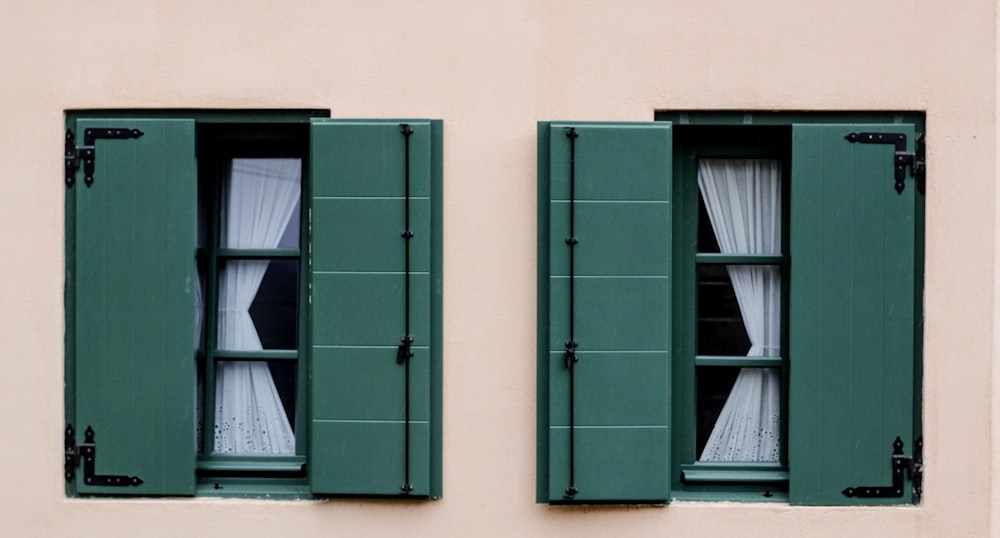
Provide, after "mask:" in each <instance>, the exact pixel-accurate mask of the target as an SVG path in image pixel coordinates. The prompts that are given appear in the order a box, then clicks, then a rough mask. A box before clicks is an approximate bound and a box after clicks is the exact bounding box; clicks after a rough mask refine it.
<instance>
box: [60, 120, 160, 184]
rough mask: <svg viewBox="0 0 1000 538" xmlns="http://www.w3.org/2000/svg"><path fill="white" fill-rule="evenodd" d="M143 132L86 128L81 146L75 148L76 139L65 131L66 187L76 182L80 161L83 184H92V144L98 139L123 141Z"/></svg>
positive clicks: (121, 128)
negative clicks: (81, 162)
mask: <svg viewBox="0 0 1000 538" xmlns="http://www.w3.org/2000/svg"><path fill="white" fill-rule="evenodd" d="M142 135H143V132H142V131H140V130H139V129H129V128H127V127H109V128H88V129H84V131H83V145H82V146H80V147H77V145H76V138H75V135H74V134H73V130H72V129H66V142H65V152H64V155H63V158H64V159H65V169H66V170H65V171H66V187H67V188H72V187H73V183H74V182H75V181H76V171H77V170H79V169H80V161H81V160H82V161H83V182H84V183H85V184H86V185H87V186H88V187H90V186H91V185H93V184H94V158H95V157H96V151H95V149H94V143H95V142H96V141H97V139H98V138H105V139H113V140H125V139H129V138H139V137H141V136H142Z"/></svg>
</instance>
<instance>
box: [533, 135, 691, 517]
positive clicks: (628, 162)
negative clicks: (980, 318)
mask: <svg viewBox="0 0 1000 538" xmlns="http://www.w3.org/2000/svg"><path fill="white" fill-rule="evenodd" d="M571 128H572V129H575V133H576V134H577V135H578V136H577V137H576V138H575V139H574V140H573V141H572V143H573V144H575V148H571V139H570V138H569V137H567V132H568V131H569V130H570V129H571ZM538 152H539V179H538V181H539V201H538V202H539V221H538V228H539V237H538V241H539V292H538V302H539V314H538V322H539V340H538V355H539V357H538V361H539V365H538V383H539V387H538V394H539V414H538V426H539V450H538V458H539V461H538V473H539V480H538V500H539V501H540V502H665V501H666V500H667V498H668V495H669V483H670V480H669V476H668V468H669V445H670V443H669V425H670V397H669V392H670V391H669V386H670V357H669V349H670V287H671V283H670V265H671V257H670V253H671V248H670V240H671V216H670V215H671V205H670V204H671V200H670V198H671V183H670V181H671V171H672V165H671V161H672V147H671V126H670V124H669V123H649V124H595V123H551V124H550V123H542V124H540V125H539V145H538ZM571 153H572V158H574V159H575V167H574V169H573V170H571ZM571 173H573V174H574V175H575V185H576V186H575V196H574V203H573V206H574V208H575V209H574V212H575V218H574V219H575V236H576V237H577V238H578V241H579V242H578V243H577V244H576V245H575V247H574V250H575V254H574V257H575V261H574V264H575V269H574V275H575V276H574V279H573V283H574V288H575V290H574V293H573V295H574V303H575V306H574V309H573V310H574V319H575V321H574V325H575V329H574V336H575V340H576V342H577V343H578V347H577V357H578V358H579V362H577V363H575V366H574V367H573V368H574V382H573V384H574V387H573V388H574V398H573V400H574V416H575V420H574V427H573V428H572V429H571V428H570V427H569V424H570V374H569V368H568V367H567V366H566V361H565V354H566V348H565V342H566V341H567V340H569V339H570V330H569V316H570V307H569V305H570V291H569V287H570V286H569V284H570V278H569V264H570V252H569V251H570V249H569V247H568V246H567V243H566V238H567V237H569V236H570V228H569V226H570V175H571ZM571 437H572V438H573V444H574V452H575V454H574V457H573V458H571V457H570V443H571ZM571 468H572V472H573V474H574V475H575V476H574V477H573V478H574V480H573V482H574V484H573V485H574V486H575V487H576V488H577V489H578V490H579V492H578V493H577V494H576V495H575V497H574V498H572V499H567V498H566V496H565V494H566V489H567V487H568V486H570V482H571V480H570V473H571Z"/></svg>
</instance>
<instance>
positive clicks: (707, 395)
mask: <svg viewBox="0 0 1000 538" xmlns="http://www.w3.org/2000/svg"><path fill="white" fill-rule="evenodd" d="M697 378H698V381H697V382H698V395H697V398H698V401H697V420H696V432H697V435H696V450H697V452H696V454H697V455H698V460H699V461H734V462H778V461H779V460H780V458H781V374H780V370H779V369H777V368H733V367H721V366H702V367H698V368H697Z"/></svg>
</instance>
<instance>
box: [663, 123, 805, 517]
mask: <svg viewBox="0 0 1000 538" xmlns="http://www.w3.org/2000/svg"><path fill="white" fill-rule="evenodd" d="M674 133H675V134H674V147H673V152H674V176H673V188H674V200H676V201H677V206H676V207H675V210H674V214H673V218H674V227H673V229H674V241H673V245H672V246H673V249H674V254H673V260H674V267H673V271H674V273H673V274H674V276H675V278H674V282H673V286H674V292H673V294H674V295H673V297H674V312H675V315H674V317H673V320H672V327H671V330H672V331H673V334H674V337H673V344H674V347H673V357H672V363H673V364H672V365H671V368H672V370H671V371H672V375H671V383H672V387H671V389H672V390H671V394H672V398H673V409H674V410H675V412H674V414H673V417H672V425H673V435H672V437H671V445H672V446H671V454H672V455H673V461H672V462H671V478H670V480H671V492H672V495H673V496H674V498H675V499H677V500H739V501H748V502H757V501H760V502H785V501H787V500H788V497H787V483H788V420H787V417H788V353H787V350H788V282H789V276H790V271H789V270H790V268H791V263H790V262H791V260H790V257H789V253H788V230H789V219H788V209H789V196H788V194H789V186H790V183H791V181H790V169H791V166H790V161H791V155H790V147H791V137H790V131H789V129H786V128H781V127H777V128H776V127H764V128H761V127H758V126H744V125H740V126H709V127H703V126H689V125H676V124H675V126H674ZM702 158H716V159H718V158H723V159H725V158H738V159H775V160H778V161H779V162H780V163H781V190H782V206H781V208H780V211H781V214H782V218H781V223H782V226H781V254H780V255H778V256H777V258H778V259H777V260H776V259H775V256H768V255H756V256H755V255H738V254H737V255H726V254H713V253H703V252H700V251H699V250H698V233H699V222H698V218H699V211H700V205H701V203H700V201H699V199H700V194H699V190H698V181H697V166H698V160H699V159H702ZM723 260H725V262H730V263H732V262H735V263H740V264H751V265H758V264H760V265H778V266H779V267H780V268H781V282H782V286H781V294H782V296H781V306H782V309H781V349H782V353H781V361H780V364H778V365H776V366H775V365H770V364H768V366H769V367H772V366H773V367H777V368H780V369H781V409H782V415H781V461H780V462H779V463H777V464H774V463H749V462H704V463H703V462H699V461H698V454H697V450H696V448H695V444H696V443H695V440H696V433H697V417H696V410H697V386H698V385H697V369H698V368H699V367H701V366H725V367H733V368H738V367H754V366H756V365H754V364H752V363H748V364H746V366H743V365H741V364H740V363H742V362H749V361H747V358H746V357H736V356H720V357H704V356H702V355H699V354H698V352H697V347H698V327H697V324H698V321H697V317H698V312H697V311H698V277H697V269H698V267H700V266H702V265H707V264H712V265H725V263H724V262H723ZM677 410H685V411H677ZM694 477H696V478H694Z"/></svg>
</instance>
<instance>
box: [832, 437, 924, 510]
mask: <svg viewBox="0 0 1000 538" xmlns="http://www.w3.org/2000/svg"><path fill="white" fill-rule="evenodd" d="M923 446H924V442H923V438H922V437H918V438H917V440H916V442H915V443H914V449H913V457H912V458H910V457H907V456H905V455H904V454H903V440H902V439H900V438H899V437H896V440H895V441H893V443H892V448H893V450H892V485H891V486H856V487H847V488H844V490H843V491H841V493H843V494H844V495H845V496H847V497H858V498H882V499H888V498H897V497H902V496H903V494H904V493H905V492H904V489H905V488H904V486H905V481H904V477H903V473H904V471H905V472H906V473H907V474H909V476H910V480H911V481H912V482H913V492H914V493H915V494H917V495H920V493H921V490H922V486H923V484H922V482H923V481H922V477H923V463H924V462H923Z"/></svg>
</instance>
